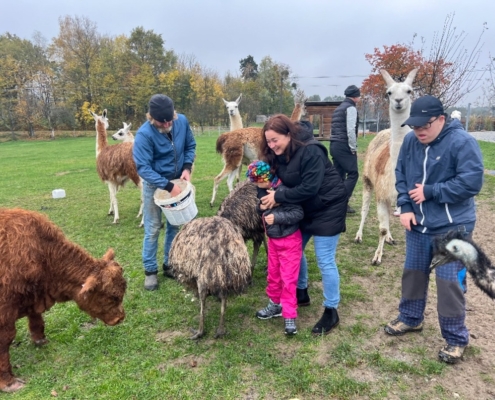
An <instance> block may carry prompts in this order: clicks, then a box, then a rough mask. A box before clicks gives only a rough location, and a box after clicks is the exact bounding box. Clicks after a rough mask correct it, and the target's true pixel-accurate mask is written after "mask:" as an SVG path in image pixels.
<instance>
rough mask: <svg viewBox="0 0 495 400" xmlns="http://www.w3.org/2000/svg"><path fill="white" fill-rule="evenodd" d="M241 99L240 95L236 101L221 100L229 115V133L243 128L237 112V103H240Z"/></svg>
mask: <svg viewBox="0 0 495 400" xmlns="http://www.w3.org/2000/svg"><path fill="white" fill-rule="evenodd" d="M241 99H242V93H241V94H240V95H239V97H238V98H237V100H236V101H227V100H225V99H222V100H223V102H224V104H225V107H227V112H228V113H229V118H230V130H231V131H235V130H236V129H242V128H244V126H243V125H242V118H241V113H240V112H239V103H240V102H241Z"/></svg>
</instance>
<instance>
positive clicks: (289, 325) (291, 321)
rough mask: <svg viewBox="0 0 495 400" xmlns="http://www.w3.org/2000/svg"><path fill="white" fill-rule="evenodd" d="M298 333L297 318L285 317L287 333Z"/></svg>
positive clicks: (290, 334)
mask: <svg viewBox="0 0 495 400" xmlns="http://www.w3.org/2000/svg"><path fill="white" fill-rule="evenodd" d="M296 333H297V328H296V319H295V318H285V334H286V335H289V336H292V335H295V334H296Z"/></svg>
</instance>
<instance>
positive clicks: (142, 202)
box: [136, 179, 144, 228]
mask: <svg viewBox="0 0 495 400" xmlns="http://www.w3.org/2000/svg"><path fill="white" fill-rule="evenodd" d="M138 188H139V191H140V192H141V205H140V206H139V213H138V215H137V217H136V218H139V217H141V223H140V224H139V227H140V228H142V227H143V226H144V215H143V207H144V201H143V180H142V179H140V180H139V185H138Z"/></svg>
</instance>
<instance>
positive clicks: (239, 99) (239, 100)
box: [235, 93, 242, 104]
mask: <svg viewBox="0 0 495 400" xmlns="http://www.w3.org/2000/svg"><path fill="white" fill-rule="evenodd" d="M241 99H242V93H241V94H240V95H239V97H238V98H237V100H236V101H235V102H236V103H237V104H239V103H240V102H241Z"/></svg>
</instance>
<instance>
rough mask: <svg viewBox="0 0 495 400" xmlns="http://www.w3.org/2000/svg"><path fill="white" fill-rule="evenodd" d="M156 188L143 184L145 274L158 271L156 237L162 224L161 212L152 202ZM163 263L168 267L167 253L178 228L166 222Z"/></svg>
mask: <svg viewBox="0 0 495 400" xmlns="http://www.w3.org/2000/svg"><path fill="white" fill-rule="evenodd" d="M156 189H157V187H156V186H153V185H150V184H149V183H147V182H143V204H144V206H143V214H144V241H143V265H144V271H145V273H146V274H154V273H156V272H157V271H158V264H157V261H156V253H157V249H158V237H159V236H160V226H161V224H162V215H163V212H162V210H161V208H160V207H159V206H157V205H156V204H155V201H154V200H153V194H154V193H155V190H156ZM166 224H167V225H166V230H165V243H164V250H163V252H164V257H163V263H164V264H165V265H168V253H169V251H170V247H171V246H172V241H173V240H174V238H175V235H177V233H178V232H179V229H180V227H179V226H175V225H170V224H169V223H168V221H167V222H166Z"/></svg>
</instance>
